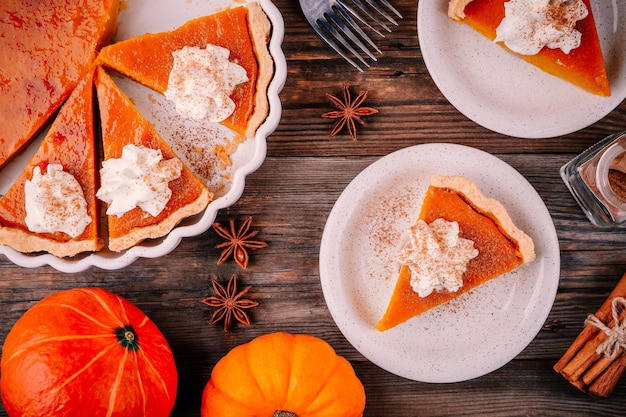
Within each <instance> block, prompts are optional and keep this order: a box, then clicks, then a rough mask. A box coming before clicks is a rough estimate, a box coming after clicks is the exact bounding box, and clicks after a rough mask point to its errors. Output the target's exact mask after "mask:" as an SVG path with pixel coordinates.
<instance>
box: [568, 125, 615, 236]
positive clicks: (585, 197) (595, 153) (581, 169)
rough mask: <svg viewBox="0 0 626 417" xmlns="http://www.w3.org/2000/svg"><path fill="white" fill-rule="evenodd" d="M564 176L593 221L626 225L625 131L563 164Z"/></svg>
mask: <svg viewBox="0 0 626 417" xmlns="http://www.w3.org/2000/svg"><path fill="white" fill-rule="evenodd" d="M561 177H562V178H563V181H564V182H565V184H566V185H567V187H568V188H569V190H570V191H571V193H572V195H573V196H574V198H575V200H576V202H577V203H578V204H579V205H580V207H581V208H582V209H583V212H584V213H585V215H586V216H587V218H588V219H589V220H590V221H591V222H592V223H593V224H595V225H597V226H616V225H623V224H626V132H622V133H617V134H614V135H611V136H608V137H606V138H604V139H603V140H601V141H600V142H598V143H596V144H595V145H593V146H592V147H590V148H589V149H587V150H586V151H584V152H583V153H581V154H580V155H578V156H577V157H576V158H574V159H572V160H571V161H570V162H568V163H567V164H565V165H564V166H563V167H561Z"/></svg>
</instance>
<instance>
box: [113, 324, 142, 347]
mask: <svg viewBox="0 0 626 417" xmlns="http://www.w3.org/2000/svg"><path fill="white" fill-rule="evenodd" d="M115 336H116V337H117V340H118V342H120V344H121V345H122V346H124V347H125V348H126V349H129V350H139V338H138V337H137V332H135V329H133V327H132V326H131V325H130V324H127V325H126V326H124V327H119V328H117V329H115Z"/></svg>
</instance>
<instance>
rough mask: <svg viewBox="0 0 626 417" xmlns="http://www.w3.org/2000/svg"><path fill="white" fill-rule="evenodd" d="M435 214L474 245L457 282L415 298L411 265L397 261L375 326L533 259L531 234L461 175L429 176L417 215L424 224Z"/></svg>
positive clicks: (418, 310)
mask: <svg viewBox="0 0 626 417" xmlns="http://www.w3.org/2000/svg"><path fill="white" fill-rule="evenodd" d="M440 218H442V219H445V220H447V221H449V222H457V223H458V225H459V236H460V237H461V238H464V239H469V240H471V241H473V242H474V247H475V248H476V249H477V250H478V255H477V256H476V257H475V258H473V259H471V260H470V261H469V263H468V264H467V268H466V270H465V272H464V273H463V276H462V279H463V284H462V286H461V287H460V289H459V290H458V291H456V292H451V291H447V290H435V291H433V292H432V293H430V294H429V295H428V296H426V297H420V296H419V295H418V293H417V292H415V291H413V288H412V286H411V283H410V280H411V273H412V272H411V269H410V268H409V267H408V266H407V265H402V266H401V268H400V273H399V276H398V281H397V283H396V285H395V288H394V290H393V293H392V296H391V300H390V302H389V305H388V307H387V310H386V312H385V314H384V315H383V317H382V318H381V319H380V321H379V322H378V324H377V326H376V328H377V329H378V330H380V331H385V330H388V329H390V328H392V327H394V326H397V325H399V324H400V323H403V322H405V321H406V320H408V319H410V318H412V317H415V316H417V315H419V314H422V313H424V312H426V311H428V310H430V309H432V308H434V307H437V306H439V305H441V304H444V303H446V302H448V301H450V300H452V299H454V298H456V297H458V296H460V295H461V294H463V293H466V292H468V291H470V290H471V289H473V288H476V287H477V286H479V285H481V284H484V283H485V282H487V281H489V280H491V279H493V278H496V277H499V276H501V275H502V274H505V273H507V272H509V271H512V270H513V269H515V268H517V267H519V266H520V265H522V264H524V263H526V262H531V261H532V260H533V259H534V258H535V250H534V244H533V241H532V239H531V238H530V237H529V236H528V235H526V234H525V233H524V232H523V231H521V230H520V229H518V228H517V227H516V226H515V225H514V224H513V221H512V220H511V218H510V216H509V214H508V213H507V211H506V209H505V208H504V207H503V206H502V204H500V203H499V202H498V201H496V200H493V199H491V198H488V197H486V196H485V195H484V194H483V193H482V192H481V191H480V189H479V188H478V187H477V186H476V185H475V184H474V183H473V182H471V181H469V180H468V179H466V178H463V177H445V176H439V175H433V176H431V182H430V186H429V188H428V190H427V192H426V196H425V198H424V202H423V205H422V209H421V212H420V215H419V219H420V220H423V221H425V222H426V223H427V224H430V223H432V222H433V221H435V220H436V219H440Z"/></svg>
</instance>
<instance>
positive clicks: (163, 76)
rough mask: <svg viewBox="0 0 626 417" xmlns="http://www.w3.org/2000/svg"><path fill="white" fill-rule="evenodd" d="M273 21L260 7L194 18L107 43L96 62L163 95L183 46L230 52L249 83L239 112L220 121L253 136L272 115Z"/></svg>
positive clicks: (239, 93) (238, 91) (238, 93)
mask: <svg viewBox="0 0 626 417" xmlns="http://www.w3.org/2000/svg"><path fill="white" fill-rule="evenodd" d="M270 28H271V26H270V22H269V20H268V19H267V16H266V15H265V13H264V12H263V10H262V8H261V6H260V5H259V4H258V3H250V4H248V5H247V6H240V7H237V8H233V9H226V10H224V11H222V12H219V13H216V14H213V15H209V16H204V17H200V18H197V19H194V20H190V21H189V22H187V23H185V24H184V25H183V26H181V27H179V28H177V29H175V30H173V31H171V32H161V33H156V34H145V35H142V36H138V37H134V38H131V39H127V40H124V41H121V42H117V43H115V44H113V45H109V46H107V47H105V48H103V49H102V51H101V52H100V54H99V57H98V60H99V62H100V63H102V64H103V65H105V66H107V67H108V68H110V69H113V70H115V71H117V72H119V73H121V74H123V75H125V76H127V77H129V78H131V79H133V80H135V81H137V82H139V83H141V84H143V85H145V86H147V87H150V88H152V89H153V90H155V91H157V92H159V93H164V92H165V91H166V90H167V86H168V79H169V75H170V72H171V71H172V67H173V65H174V58H173V56H172V53H173V52H175V51H177V50H180V49H182V48H183V47H185V46H190V47H198V48H206V46H207V44H211V45H216V46H220V47H223V48H226V49H228V50H229V51H230V56H229V60H230V61H232V62H235V63H237V64H238V65H240V66H242V67H243V68H244V69H245V70H246V73H247V76H248V81H246V82H244V83H242V84H239V85H238V86H237V87H236V88H235V90H234V92H233V94H232V95H231V99H232V100H233V101H234V102H235V106H236V108H235V111H234V113H232V114H231V116H230V117H228V118H227V119H226V120H225V121H223V122H222V123H223V124H224V125H225V126H227V127H229V128H231V129H233V130H234V131H235V132H237V133H239V134H242V135H245V136H254V133H255V132H256V130H257V128H258V127H259V126H260V124H261V123H262V122H263V121H264V120H265V118H266V117H267V114H268V111H269V104H268V100H267V88H268V86H269V83H270V81H271V79H272V76H273V74H274V65H273V61H272V58H271V56H270V55H269V51H268V49H267V43H268V41H269V36H270Z"/></svg>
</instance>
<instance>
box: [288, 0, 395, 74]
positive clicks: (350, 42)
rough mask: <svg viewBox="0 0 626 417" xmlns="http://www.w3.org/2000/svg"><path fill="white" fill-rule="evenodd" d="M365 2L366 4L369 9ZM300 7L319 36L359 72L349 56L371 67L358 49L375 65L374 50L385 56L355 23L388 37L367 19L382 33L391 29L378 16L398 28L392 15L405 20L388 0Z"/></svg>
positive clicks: (335, 0)
mask: <svg viewBox="0 0 626 417" xmlns="http://www.w3.org/2000/svg"><path fill="white" fill-rule="evenodd" d="M363 2H365V3H367V6H366V5H365V4H363ZM354 6H356V7H354ZM300 7H301V8H302V12H303V13H304V16H305V17H306V19H307V21H308V22H309V24H310V25H311V26H312V27H313V29H314V30H315V31H316V32H317V34H318V35H320V36H321V37H322V39H324V40H325V41H326V43H327V44H328V45H330V46H331V48H333V49H334V50H335V51H336V52H337V53H338V54H339V55H341V56H342V57H343V58H344V59H345V60H346V61H348V62H349V63H350V64H351V65H352V66H354V67H355V68H356V69H358V70H359V71H363V69H362V68H361V67H360V66H359V64H358V63H357V62H355V61H354V60H353V59H352V58H351V57H350V56H349V55H348V52H349V53H351V54H352V55H353V56H354V57H355V58H356V59H357V60H358V61H359V62H360V63H361V64H362V65H365V66H366V67H369V64H368V63H367V62H366V61H365V58H364V57H363V56H362V55H361V54H360V53H359V52H358V51H357V49H356V48H358V49H359V50H360V51H361V52H363V53H364V54H365V55H367V57H369V58H370V59H372V60H373V61H376V56H375V55H374V52H372V49H373V51H375V52H377V53H379V54H382V52H381V50H380V49H379V48H378V46H376V44H375V43H374V42H373V41H372V40H371V39H370V37H369V36H367V34H366V33H365V32H364V31H363V29H361V27H360V26H359V25H358V24H357V22H356V21H355V20H354V19H356V20H358V21H359V22H360V23H361V24H363V25H365V26H367V27H368V28H369V29H370V30H372V31H373V32H375V33H377V34H378V35H380V36H382V37H385V35H383V33H382V32H381V31H379V30H378V29H376V28H375V27H374V26H372V24H370V23H369V21H368V20H367V19H369V20H371V21H372V22H374V23H375V24H377V25H379V26H380V27H381V28H382V29H383V30H385V31H387V32H391V29H390V28H389V26H387V24H386V23H385V22H384V21H383V20H381V18H379V17H378V16H379V15H380V16H382V17H383V18H384V19H385V20H386V21H387V22H389V23H391V24H393V25H396V26H397V25H398V22H396V20H395V19H394V18H393V17H392V16H391V14H390V13H389V12H391V13H392V14H394V15H395V16H397V17H398V18H400V19H401V18H402V15H401V14H400V12H398V11H397V10H396V9H395V8H394V7H393V6H392V5H391V4H389V2H388V1H387V0H363V1H361V0H300ZM364 16H365V17H364ZM353 17H354V19H353Z"/></svg>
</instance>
